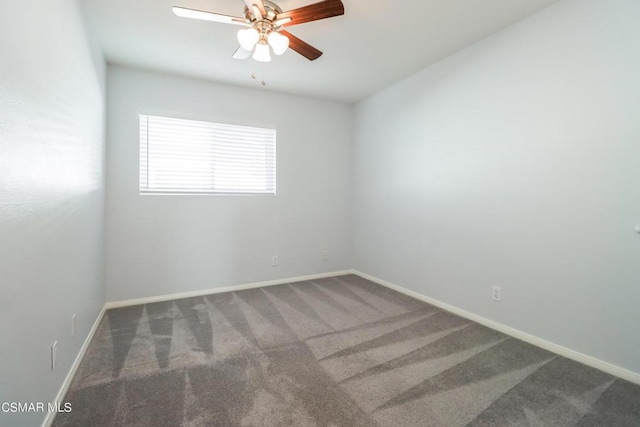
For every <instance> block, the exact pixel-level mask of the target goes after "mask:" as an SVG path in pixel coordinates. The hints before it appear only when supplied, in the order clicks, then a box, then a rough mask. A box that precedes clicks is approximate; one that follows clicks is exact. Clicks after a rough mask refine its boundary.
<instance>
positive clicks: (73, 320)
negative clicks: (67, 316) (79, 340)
mask: <svg viewBox="0 0 640 427" xmlns="http://www.w3.org/2000/svg"><path fill="white" fill-rule="evenodd" d="M77 316H78V315H77V314H75V313H73V316H71V336H72V337H75V336H76V317H77Z"/></svg>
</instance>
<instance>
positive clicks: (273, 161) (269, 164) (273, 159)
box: [138, 113, 277, 196]
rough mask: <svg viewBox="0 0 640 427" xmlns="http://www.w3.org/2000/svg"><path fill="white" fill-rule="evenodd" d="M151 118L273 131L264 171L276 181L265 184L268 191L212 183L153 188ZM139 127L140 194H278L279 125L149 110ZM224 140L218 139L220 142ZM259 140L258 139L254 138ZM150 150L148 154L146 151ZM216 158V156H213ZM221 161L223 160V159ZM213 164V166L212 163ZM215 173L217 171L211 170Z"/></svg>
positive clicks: (237, 128)
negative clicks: (239, 122) (183, 115)
mask: <svg viewBox="0 0 640 427" xmlns="http://www.w3.org/2000/svg"><path fill="white" fill-rule="evenodd" d="M149 118H155V119H160V120H168V121H183V122H193V123H198V124H200V125H211V127H212V129H213V128H216V127H220V128H226V129H229V128H235V129H236V130H237V131H238V132H239V133H240V130H241V129H245V130H247V129H254V130H256V131H259V132H270V133H271V134H272V135H271V136H272V141H270V142H269V141H268V142H267V143H270V144H271V146H270V147H267V148H265V151H264V152H265V156H266V157H270V158H267V159H265V168H264V171H265V173H264V175H265V181H266V182H267V183H268V181H269V180H272V182H273V185H272V186H269V185H266V186H265V188H266V189H265V190H264V191H260V190H255V191H254V190H252V189H247V190H242V189H238V188H233V189H229V190H225V189H221V188H215V187H213V186H212V187H211V188H208V189H202V190H196V189H190V188H187V187H185V188H182V189H180V188H162V189H156V190H154V189H152V188H150V186H149V133H150V132H149V121H148V120H149ZM144 119H147V122H146V125H145V130H144V131H143V120H144ZM138 130H139V147H138V148H139V150H138V154H139V157H138V194H139V195H141V196H166V195H171V196H194V195H198V196H275V195H277V130H276V127H275V126H272V127H258V126H251V125H245V124H236V123H222V122H213V121H211V120H198V119H192V118H185V117H179V116H178V117H176V116H170V115H159V114H147V113H139V114H138ZM143 133H146V136H147V140H146V141H143ZM219 143H220V141H218V144H219ZM253 143H254V144H255V141H254V142H253ZM215 144H216V141H215V140H212V141H211V146H212V147H214V146H215ZM145 151H146V155H145V154H144V152H145ZM143 155H144V157H145V158H146V162H145V164H144V165H143ZM212 160H213V156H212ZM217 161H220V160H219V159H218V160H217ZM212 167H213V166H212ZM144 173H146V178H145V177H143V174H144ZM211 174H212V175H213V172H212V173H211ZM143 182H146V187H144V186H143Z"/></svg>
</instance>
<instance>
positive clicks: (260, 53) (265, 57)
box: [253, 43, 271, 62]
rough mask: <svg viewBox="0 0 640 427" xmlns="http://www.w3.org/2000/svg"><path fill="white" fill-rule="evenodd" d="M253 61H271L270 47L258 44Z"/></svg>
mask: <svg viewBox="0 0 640 427" xmlns="http://www.w3.org/2000/svg"><path fill="white" fill-rule="evenodd" d="M253 59H255V60H256V61H258V62H269V61H271V54H270V53H269V45H268V44H262V43H258V44H257V45H256V50H255V51H254V52H253Z"/></svg>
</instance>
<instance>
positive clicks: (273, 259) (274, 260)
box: [271, 255, 278, 267]
mask: <svg viewBox="0 0 640 427" xmlns="http://www.w3.org/2000/svg"><path fill="white" fill-rule="evenodd" d="M271 266H272V267H277V266H278V255H274V256H272V257H271Z"/></svg>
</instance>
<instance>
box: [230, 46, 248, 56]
mask: <svg viewBox="0 0 640 427" xmlns="http://www.w3.org/2000/svg"><path fill="white" fill-rule="evenodd" d="M250 56H251V51H250V50H245V49H244V48H243V47H242V46H238V49H236V51H235V52H234V53H233V56H232V58H233V59H247V58H249V57H250Z"/></svg>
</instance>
